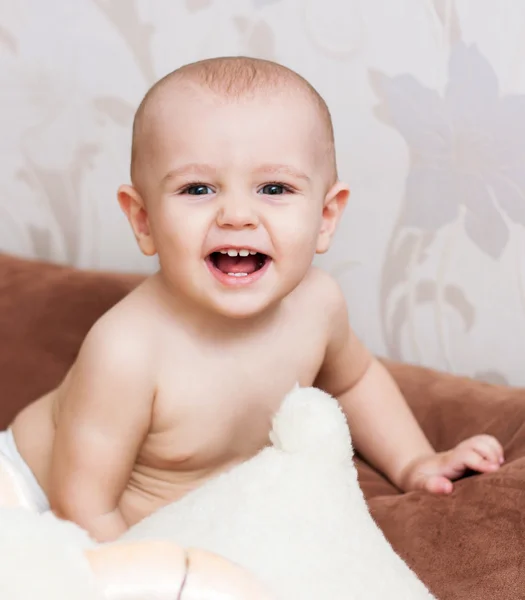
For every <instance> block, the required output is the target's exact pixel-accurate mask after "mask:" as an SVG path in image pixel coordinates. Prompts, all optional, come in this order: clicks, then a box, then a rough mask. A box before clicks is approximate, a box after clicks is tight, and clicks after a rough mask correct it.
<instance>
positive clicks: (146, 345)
mask: <svg viewBox="0 0 525 600" xmlns="http://www.w3.org/2000/svg"><path fill="white" fill-rule="evenodd" d="M143 285H144V284H143ZM150 302H151V303H152V301H151V300H150V299H149V294H148V290H147V289H145V288H143V287H142V286H139V288H137V289H136V290H133V291H132V292H131V293H130V294H129V295H128V296H126V297H125V298H124V299H123V300H121V301H120V302H119V303H117V304H116V305H115V306H113V307H112V308H111V309H110V310H108V311H107V312H106V313H105V314H104V315H102V316H101V317H100V318H99V319H98V320H97V321H96V322H95V323H94V324H93V326H92V327H91V329H90V330H89V331H88V333H87V335H86V337H85V339H84V341H83V343H82V346H81V348H80V351H79V354H78V357H77V361H76V364H81V365H83V366H85V367H86V368H94V369H96V370H104V371H110V370H111V371H113V372H114V373H115V375H117V374H118V373H119V372H121V371H120V370H119V369H120V368H125V371H124V372H126V373H127V374H128V376H130V377H133V373H137V374H138V373H143V372H144V368H146V367H147V366H148V365H150V364H151V363H152V358H153V354H154V348H155V344H154V338H155V336H154V320H153V319H151V318H148V313H149V315H150V317H151V313H152V312H154V311H152V310H148V308H149V304H150Z"/></svg>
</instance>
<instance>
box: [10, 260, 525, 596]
mask: <svg viewBox="0 0 525 600" xmlns="http://www.w3.org/2000/svg"><path fill="white" fill-rule="evenodd" d="M141 280H142V277H141V276H135V275H116V274H111V273H98V272H87V271H79V270H76V269H72V268H69V267H61V266H56V265H49V264H46V263H42V262H32V261H25V260H21V259H15V258H12V257H8V256H1V255H0V340H1V341H2V344H1V346H0V384H1V390H2V391H1V396H0V399H1V402H0V428H3V427H5V426H6V425H7V424H8V422H9V421H10V420H11V418H12V417H13V416H14V414H15V413H16V412H17V411H18V410H20V408H22V407H23V406H25V405H26V404H27V403H28V402H30V401H31V400H33V399H34V398H36V397H37V396H38V395H40V394H42V393H44V392H46V391H48V390H49V389H51V388H52V387H53V386H55V385H56V384H57V383H58V382H59V381H60V379H61V378H62V377H63V376H64V374H65V372H66V371H67V369H68V367H69V366H70V364H71V363H72V361H73V359H74V358H75V356H76V354H77V352H78V349H79V347H80V344H81V342H82V340H83V338H84V336H85V334H86V333H87V331H88V330H89V328H90V327H91V326H92V324H93V323H94V321H95V320H96V319H97V318H98V317H99V316H100V315H102V314H103V313H104V312H105V311H106V310H108V309H109V308H110V307H111V306H113V305H114V304H115V303H116V302H117V301H118V300H119V299H121V298H122V297H123V296H124V295H125V294H126V293H128V292H129V291H130V290H131V289H132V288H133V287H134V286H135V285H137V284H138V283H139V282H140V281H141ZM385 363H386V365H387V367H388V368H389V369H390V371H391V372H392V374H393V376H394V378H395V379H396V381H397V382H398V384H399V386H400V387H401V389H402V391H403V393H404V394H405V396H406V398H407V400H408V402H409V404H410V405H411V406H412V409H413V410H414V412H415V414H416V416H417V418H418V420H419V422H420V423H421V425H422V427H423V429H424V430H425V432H426V434H427V435H428V437H429V438H430V440H431V442H432V443H433V444H434V445H435V447H436V448H437V449H440V450H442V449H447V448H449V447H451V446H453V445H454V444H456V443H457V442H458V441H460V440H462V439H464V438H465V437H468V436H470V435H474V434H477V433H483V432H488V433H492V434H494V435H496V436H497V437H498V438H499V439H500V440H501V441H502V443H503V444H504V446H505V450H506V456H507V460H508V463H507V464H506V465H505V466H504V467H503V468H502V469H501V471H500V472H499V473H496V474H492V475H483V476H479V475H475V476H471V477H467V478H465V479H463V480H461V481H460V482H458V483H457V484H456V490H455V492H454V493H453V494H452V495H451V496H450V497H447V498H440V497H435V496H430V495H429V494H425V493H420V492H413V493H410V494H400V493H399V492H398V491H397V490H396V489H395V488H394V487H393V486H392V485H390V484H389V483H388V482H387V481H385V479H384V478H383V477H382V476H381V475H379V474H378V473H377V472H376V471H374V470H373V469H371V468H370V467H369V466H368V465H366V464H364V463H363V462H362V461H360V460H358V461H357V462H358V469H359V476H360V481H361V485H362V487H363V490H364V492H365V495H366V497H367V499H368V501H369V505H370V508H371V511H372V514H373V516H374V518H375V519H376V520H377V522H378V524H379V525H380V527H381V528H382V529H383V531H384V532H385V534H386V536H387V537H388V539H389V540H390V541H391V542H392V544H393V546H394V548H395V549H396V550H397V551H398V552H399V553H400V554H401V556H403V558H404V559H405V560H406V561H407V562H408V563H409V564H410V565H411V566H412V567H413V568H414V570H415V571H416V572H417V573H418V574H419V576H420V577H421V578H422V579H423V580H424V581H425V582H426V583H427V585H429V586H430V587H431V589H432V590H433V591H434V593H435V594H436V595H437V597H438V598H439V599H440V600H459V599H465V600H467V599H468V600H490V599H492V598H498V600H517V599H519V598H522V597H525V593H524V591H523V590H525V571H524V570H523V569H522V568H521V564H522V558H521V557H522V555H523V553H524V551H525V548H524V542H525V517H524V516H523V515H524V513H525V511H524V509H525V483H524V482H525V458H524V457H525V429H524V427H525V426H524V425H523V423H524V421H525V390H521V389H512V388H506V387H499V386H494V385H489V384H482V383H479V382H475V381H472V380H470V379H467V378H459V377H454V376H451V375H445V374H443V373H438V372H435V371H432V370H429V369H423V368H420V367H415V366H409V365H402V364H398V363H392V362H388V361H385Z"/></svg>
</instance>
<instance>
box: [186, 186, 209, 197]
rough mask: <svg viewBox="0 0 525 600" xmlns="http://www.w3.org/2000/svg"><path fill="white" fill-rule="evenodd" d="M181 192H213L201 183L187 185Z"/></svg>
mask: <svg viewBox="0 0 525 600" xmlns="http://www.w3.org/2000/svg"><path fill="white" fill-rule="evenodd" d="M183 194H189V195H190V196H205V195H206V194H213V190H212V189H211V188H210V187H209V186H207V185H203V184H197V185H189V186H188V187H187V188H184V190H183Z"/></svg>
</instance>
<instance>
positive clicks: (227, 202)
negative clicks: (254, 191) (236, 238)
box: [217, 196, 259, 229]
mask: <svg viewBox="0 0 525 600" xmlns="http://www.w3.org/2000/svg"><path fill="white" fill-rule="evenodd" d="M217 225H218V226H219V227H224V228H227V229H254V228H256V227H257V226H258V225H259V216H258V214H257V212H256V210H255V207H254V206H253V204H252V203H251V202H250V200H249V199H246V198H243V197H233V196H230V197H229V198H226V199H224V200H223V202H222V203H221V205H220V207H219V210H218V212H217Z"/></svg>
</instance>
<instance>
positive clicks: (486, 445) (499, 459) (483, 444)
mask: <svg viewBox="0 0 525 600" xmlns="http://www.w3.org/2000/svg"><path fill="white" fill-rule="evenodd" d="M461 447H463V448H464V449H470V450H474V451H475V452H477V453H478V454H479V455H481V456H482V457H483V458H484V459H485V460H486V461H488V462H492V463H494V464H497V465H500V464H502V463H503V461H504V457H503V448H502V446H501V444H500V443H499V442H498V440H497V439H496V438H495V437H493V436H491V435H476V436H474V437H472V438H470V439H468V440H465V441H464V442H463V443H462V444H461Z"/></svg>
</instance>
